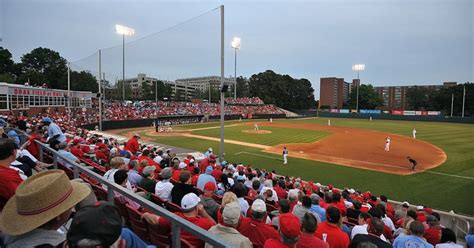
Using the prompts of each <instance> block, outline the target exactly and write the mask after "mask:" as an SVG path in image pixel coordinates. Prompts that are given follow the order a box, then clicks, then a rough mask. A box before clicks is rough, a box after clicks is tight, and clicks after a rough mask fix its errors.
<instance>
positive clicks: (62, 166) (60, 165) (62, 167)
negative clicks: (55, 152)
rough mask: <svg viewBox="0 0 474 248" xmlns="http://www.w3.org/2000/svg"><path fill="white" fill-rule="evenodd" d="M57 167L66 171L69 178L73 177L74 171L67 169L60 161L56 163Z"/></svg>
mask: <svg viewBox="0 0 474 248" xmlns="http://www.w3.org/2000/svg"><path fill="white" fill-rule="evenodd" d="M58 169H60V170H63V171H64V172H66V175H67V177H69V179H71V180H72V179H74V171H73V170H71V169H69V168H68V167H67V166H65V165H63V164H62V163H58Z"/></svg>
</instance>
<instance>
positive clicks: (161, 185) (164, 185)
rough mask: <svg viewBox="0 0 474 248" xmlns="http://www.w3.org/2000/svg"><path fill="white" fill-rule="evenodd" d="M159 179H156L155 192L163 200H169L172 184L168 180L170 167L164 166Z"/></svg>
mask: <svg viewBox="0 0 474 248" xmlns="http://www.w3.org/2000/svg"><path fill="white" fill-rule="evenodd" d="M160 176H161V179H162V180H161V181H158V183H156V186H155V194H156V195H158V197H160V198H161V199H163V200H168V201H171V190H172V189H173V184H172V183H171V182H170V178H171V168H170V167H166V168H164V169H163V170H162V171H161V172H160Z"/></svg>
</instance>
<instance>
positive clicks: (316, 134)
mask: <svg viewBox="0 0 474 248" xmlns="http://www.w3.org/2000/svg"><path fill="white" fill-rule="evenodd" d="M243 130H253V127H249V126H235V127H225V129H224V132H225V138H226V139H231V140H238V141H245V142H249V143H254V144H261V145H268V146H275V145H278V144H289V143H312V142H315V141H317V140H320V139H322V138H324V137H326V136H328V135H331V133H329V132H326V131H315V130H304V129H293V128H279V127H260V130H268V131H271V132H272V133H269V134H251V133H243V132H242V131H243ZM219 132H220V129H218V128H216V129H206V130H199V131H193V132H192V133H193V134H198V135H204V136H209V137H216V138H219V137H220V133H219Z"/></svg>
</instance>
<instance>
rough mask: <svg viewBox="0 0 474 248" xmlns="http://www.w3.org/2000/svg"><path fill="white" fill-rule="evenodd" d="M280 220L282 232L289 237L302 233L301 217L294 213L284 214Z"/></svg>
mask: <svg viewBox="0 0 474 248" xmlns="http://www.w3.org/2000/svg"><path fill="white" fill-rule="evenodd" d="M278 218H279V220H280V232H281V233H282V234H283V235H285V236H286V237H288V238H295V237H298V236H299V235H300V234H301V230H300V229H301V227H300V219H299V218H298V217H296V216H295V215H294V214H282V215H280V217H278Z"/></svg>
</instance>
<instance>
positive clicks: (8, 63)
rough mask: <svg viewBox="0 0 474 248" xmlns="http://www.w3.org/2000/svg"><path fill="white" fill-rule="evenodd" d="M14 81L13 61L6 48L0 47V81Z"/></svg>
mask: <svg viewBox="0 0 474 248" xmlns="http://www.w3.org/2000/svg"><path fill="white" fill-rule="evenodd" d="M14 81H15V62H14V61H13V59H12V54H11V53H10V51H8V49H6V48H3V47H0V82H7V83H13V82H14Z"/></svg>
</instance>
